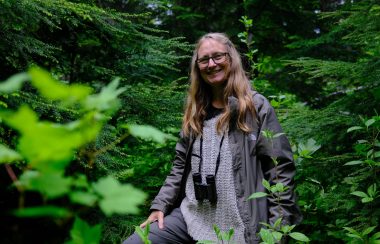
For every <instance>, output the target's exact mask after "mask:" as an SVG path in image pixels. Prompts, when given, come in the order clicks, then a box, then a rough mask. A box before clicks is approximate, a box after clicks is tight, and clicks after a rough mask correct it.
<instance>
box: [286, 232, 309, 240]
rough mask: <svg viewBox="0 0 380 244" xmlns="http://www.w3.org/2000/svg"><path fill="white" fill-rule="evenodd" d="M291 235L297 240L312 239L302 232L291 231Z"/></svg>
mask: <svg viewBox="0 0 380 244" xmlns="http://www.w3.org/2000/svg"><path fill="white" fill-rule="evenodd" d="M289 236H290V237H291V238H293V239H295V240H297V241H302V242H309V241H310V239H309V238H308V237H307V236H305V235H304V234H302V233H300V232H291V233H289Z"/></svg>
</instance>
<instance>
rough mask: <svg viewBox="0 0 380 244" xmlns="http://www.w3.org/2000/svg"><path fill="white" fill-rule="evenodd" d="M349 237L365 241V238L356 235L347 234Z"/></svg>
mask: <svg viewBox="0 0 380 244" xmlns="http://www.w3.org/2000/svg"><path fill="white" fill-rule="evenodd" d="M347 236H349V237H352V238H355V239H360V240H363V237H361V236H360V235H355V234H347Z"/></svg>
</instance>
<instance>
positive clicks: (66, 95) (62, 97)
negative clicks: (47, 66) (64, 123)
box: [28, 67, 92, 104]
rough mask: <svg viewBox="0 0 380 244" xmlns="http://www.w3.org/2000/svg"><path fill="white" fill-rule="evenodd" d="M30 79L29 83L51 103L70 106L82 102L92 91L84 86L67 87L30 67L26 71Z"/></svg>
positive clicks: (46, 73)
mask: <svg viewBox="0 0 380 244" xmlns="http://www.w3.org/2000/svg"><path fill="white" fill-rule="evenodd" d="M28 74H29V76H30V77H31V82H32V84H33V86H34V87H36V88H37V89H38V91H39V92H40V94H41V95H42V96H44V97H45V98H47V99H50V100H52V101H57V100H59V101H62V102H63V103H67V104H71V103H74V102H80V101H83V100H84V99H85V98H87V97H88V95H90V93H91V91H92V89H91V88H90V87H88V86H84V85H78V84H73V85H67V84H64V83H62V82H59V81H57V80H55V79H54V78H53V77H52V76H51V75H50V73H49V72H47V71H45V70H43V69H41V68H38V67H32V68H30V69H29V71H28Z"/></svg>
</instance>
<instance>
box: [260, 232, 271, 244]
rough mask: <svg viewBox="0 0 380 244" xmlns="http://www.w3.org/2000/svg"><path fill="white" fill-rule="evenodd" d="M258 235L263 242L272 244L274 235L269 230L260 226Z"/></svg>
mask: <svg viewBox="0 0 380 244" xmlns="http://www.w3.org/2000/svg"><path fill="white" fill-rule="evenodd" d="M259 235H260V237H261V239H262V240H263V241H264V242H265V243H267V244H274V243H275V240H274V237H273V235H272V233H271V232H270V231H269V230H267V229H264V228H261V229H260V232H259Z"/></svg>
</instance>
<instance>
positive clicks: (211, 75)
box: [198, 38, 230, 86]
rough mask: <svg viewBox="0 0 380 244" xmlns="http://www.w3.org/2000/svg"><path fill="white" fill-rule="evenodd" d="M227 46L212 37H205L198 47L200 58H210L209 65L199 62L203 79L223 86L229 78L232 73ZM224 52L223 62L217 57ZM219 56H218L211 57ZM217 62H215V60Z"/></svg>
mask: <svg viewBox="0 0 380 244" xmlns="http://www.w3.org/2000/svg"><path fill="white" fill-rule="evenodd" d="M226 53H228V52H227V47H226V46H225V45H224V44H222V43H220V42H218V41H216V40H214V39H211V38H208V39H205V40H204V41H203V42H202V44H201V45H200V46H199V49H198V60H202V59H207V58H209V59H208V64H207V65H201V64H200V63H198V68H199V71H200V74H201V77H202V78H203V80H204V81H205V82H206V83H207V84H209V85H211V86H223V85H224V84H225V82H226V81H227V79H228V76H229V73H230V62H229V56H228V54H226ZM221 54H224V55H225V56H224V57H225V58H224V59H223V60H224V61H223V62H219V61H218V60H216V59H219V58H220V55H221ZM210 57H217V58H210ZM214 60H216V62H217V63H215V61H214Z"/></svg>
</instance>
